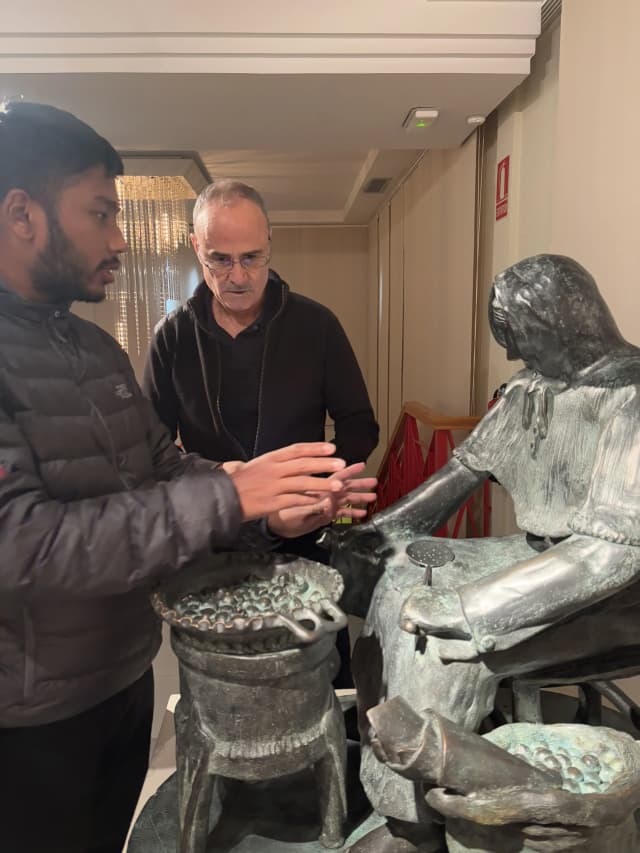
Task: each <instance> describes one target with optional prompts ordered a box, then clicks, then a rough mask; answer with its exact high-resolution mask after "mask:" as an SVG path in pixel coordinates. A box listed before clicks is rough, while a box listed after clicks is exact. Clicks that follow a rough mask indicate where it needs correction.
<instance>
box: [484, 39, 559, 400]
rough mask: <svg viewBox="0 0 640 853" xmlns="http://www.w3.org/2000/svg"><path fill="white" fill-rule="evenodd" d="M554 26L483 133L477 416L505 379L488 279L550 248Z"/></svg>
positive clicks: (507, 368)
mask: <svg viewBox="0 0 640 853" xmlns="http://www.w3.org/2000/svg"><path fill="white" fill-rule="evenodd" d="M559 56H560V26H559V22H556V23H555V24H554V25H553V26H552V27H551V28H550V29H549V30H547V31H546V32H545V33H544V34H543V35H542V36H541V37H540V39H539V40H538V47H537V52H536V56H535V58H534V60H533V63H532V67H531V76H530V77H529V78H527V80H526V81H525V82H524V83H522V85H521V86H519V87H518V89H516V91H515V92H513V94H512V95H510V96H509V98H507V99H506V100H505V101H504V102H503V103H502V104H501V105H500V106H499V108H498V110H497V111H496V113H494V114H493V115H492V116H491V117H490V118H489V120H488V121H487V123H486V124H485V127H484V129H483V134H484V157H483V161H484V176H483V195H482V198H483V202H482V211H481V241H480V259H479V267H480V275H479V289H478V321H479V322H478V352H477V364H476V370H477V373H476V380H477V381H476V393H475V399H474V408H475V412H476V413H477V414H482V412H483V411H484V410H485V409H486V405H487V401H488V400H489V399H490V397H491V395H492V393H493V391H494V390H495V389H496V388H497V387H498V386H499V385H500V384H501V383H502V382H504V381H505V380H506V379H508V378H509V376H511V375H512V374H513V373H514V371H515V369H516V367H517V365H514V364H509V362H508V361H507V360H506V357H505V354H504V350H503V349H502V348H501V347H499V346H498V345H497V344H496V343H495V341H494V340H493V338H492V337H491V334H490V332H489V324H488V321H487V310H486V306H487V304H488V299H489V291H490V288H491V282H492V280H493V278H494V276H495V275H496V274H497V273H498V272H500V271H501V270H503V269H505V268H506V267H508V266H509V265H510V264H513V263H515V262H516V261H518V260H520V259H521V258H524V257H526V256H528V255H534V254H537V253H538V252H548V251H550V247H551V219H552V217H551V206H552V196H553V188H554V176H555V149H556V124H557V99H558V65H559ZM507 155H509V156H510V180H509V211H508V214H507V216H506V217H504V218H503V219H500V220H499V221H497V222H496V218H495V194H496V167H497V164H498V162H499V161H500V160H502V159H503V157H506V156H507Z"/></svg>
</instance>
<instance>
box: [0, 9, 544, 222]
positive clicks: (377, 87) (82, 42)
mask: <svg viewBox="0 0 640 853" xmlns="http://www.w3.org/2000/svg"><path fill="white" fill-rule="evenodd" d="M550 2H555V0H550ZM541 5H542V0H395V2H389V0H322V2H306V3H302V2H300V0H278V2H277V3H265V2H264V0H240V2H237V3H222V2H213V3H212V2H211V0H190V2H189V3H186V4H179V3H172V4H170V3H165V2H160V3H155V4H150V3H145V2H142V0H110V3H109V10H108V14H105V7H104V5H101V4H97V3H86V2H85V3H78V2H77V0H56V2H55V3H53V2H51V0H21V2H20V3H5V4H4V7H6V8H4V7H3V12H2V16H0V99H2V98H4V97H19V96H21V97H24V98H26V99H27V100H33V101H42V102H45V103H51V104H54V105H56V106H59V107H62V108H63V109H67V110H70V111H71V112H74V113H76V114H77V115H79V116H80V117H82V118H83V119H84V120H85V121H87V122H88V123H89V124H91V125H92V126H93V127H95V128H96V129H97V130H98V131H99V132H101V133H103V134H104V135H105V136H106V137H107V138H108V139H109V140H110V141H111V142H112V143H113V144H114V145H115V146H116V147H117V148H118V150H120V151H123V152H126V154H127V157H128V156H129V155H135V158H136V162H135V163H131V164H130V163H129V162H127V171H128V172H129V173H130V174H131V173H133V172H137V173H138V174H143V175H144V174H146V175H150V174H158V173H159V172H160V165H159V163H160V160H168V161H170V162H167V163H165V165H164V167H163V168H166V169H167V170H178V171H177V172H175V171H168V172H164V174H178V175H181V174H182V175H183V176H184V177H185V178H186V179H187V180H188V181H189V183H190V184H191V185H192V186H193V188H194V191H196V192H197V191H198V190H199V189H200V187H201V185H202V184H203V183H204V181H205V180H206V177H207V176H206V173H207V172H208V174H209V175H211V176H212V177H216V176H221V175H228V176H230V177H236V178H238V179H240V180H244V181H246V182H247V183H250V184H252V185H254V186H255V187H256V188H257V189H258V190H259V191H260V192H261V193H262V194H263V195H264V197H265V200H266V202H267V207H268V208H269V211H270V214H271V216H272V219H273V221H274V222H275V223H278V224H298V225H301V224H305V225H318V224H353V225H362V224H364V223H366V222H368V221H369V220H370V219H371V217H372V216H373V215H374V214H375V212H376V211H377V210H378V209H379V207H380V205H381V204H382V203H383V202H384V201H385V200H386V199H387V198H389V196H390V195H391V194H392V193H393V192H394V190H395V189H396V188H397V186H398V184H399V182H400V181H401V180H402V178H403V177H404V175H406V173H407V171H408V170H409V169H410V168H411V167H412V164H413V163H415V162H416V159H417V157H418V156H420V152H419V151H417V146H418V145H419V146H420V150H421V151H424V150H425V149H439V148H451V147H455V146H457V145H460V144H461V143H462V142H463V140H464V139H465V138H466V137H467V136H468V135H469V125H468V124H467V117H468V116H470V115H474V116H486V115H488V114H489V113H490V112H491V111H492V110H493V109H495V108H496V106H498V104H499V103H501V102H502V101H503V100H504V98H506V97H507V96H508V95H509V94H510V93H511V92H512V91H513V90H514V89H515V87H516V86H518V85H519V84H520V83H521V82H522V81H523V80H524V79H525V77H526V76H527V75H528V73H529V69H530V60H531V57H532V56H533V53H534V51H535V45H536V38H537V36H538V35H539V33H540V9H541ZM151 28H152V29H151ZM416 107H430V108H433V109H437V110H438V111H439V117H438V121H437V122H434V124H433V125H432V126H431V127H429V128H427V129H426V130H425V131H424V134H422V133H421V135H420V136H419V137H413V136H411V135H407V133H406V132H405V131H404V129H403V127H402V122H403V121H404V119H405V117H406V116H407V114H408V112H409V111H410V110H412V109H414V108H416ZM167 152H171V156H170V155H169V154H168V153H167ZM145 158H151V162H150V163H149V164H147V165H146V166H145V165H143V160H144V159H145ZM158 158H160V159H158ZM190 158H191V159H193V160H194V162H195V164H196V167H197V165H198V164H202V166H203V167H204V169H203V171H204V173H205V174H204V176H203V175H200V176H198V174H197V172H198V169H197V168H196V169H195V172H194V173H193V174H191V172H189V175H190V177H187V174H186V173H185V172H181V171H180V170H182V169H187V170H188V169H189V168H191V167H188V166H187V164H186V162H179V161H180V159H183V160H184V161H189V159H190ZM375 178H378V179H381V178H388V179H389V181H388V183H387V184H386V185H385V186H384V189H383V191H382V192H381V193H379V194H368V193H364V192H363V189H364V187H365V186H366V184H367V183H368V182H369V181H370V180H371V179H375Z"/></svg>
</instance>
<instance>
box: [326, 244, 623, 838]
mask: <svg viewBox="0 0 640 853" xmlns="http://www.w3.org/2000/svg"><path fill="white" fill-rule="evenodd" d="M489 319H490V323H491V328H492V331H493V334H494V337H495V338H496V340H497V341H498V342H499V343H500V344H501V345H502V346H504V347H505V348H506V350H507V356H508V358H509V359H522V360H523V361H524V364H525V367H524V369H523V370H520V371H519V372H518V373H516V374H515V375H514V376H513V377H512V379H511V381H510V382H509V383H508V384H507V387H506V390H505V393H504V395H503V397H502V398H501V400H500V401H499V402H498V403H497V405H495V406H494V407H493V408H492V409H491V410H490V411H489V413H488V414H487V415H486V416H485V417H484V418H483V420H482V421H481V423H480V424H479V425H478V427H477V428H476V429H475V430H474V432H473V433H472V434H471V435H470V436H469V438H468V439H467V440H466V441H465V442H464V443H463V444H462V445H460V446H459V447H458V448H457V450H456V452H455V455H454V458H452V459H451V460H450V462H449V463H448V464H447V465H446V466H445V467H444V468H443V469H441V470H440V471H439V472H438V473H437V474H436V475H434V476H433V477H432V478H431V479H430V480H428V481H427V482H426V483H425V484H424V485H422V486H420V487H419V488H418V489H416V490H415V491H414V492H412V493H411V494H410V495H408V496H406V497H405V498H403V499H402V500H400V501H399V502H398V503H396V504H395V505H394V506H393V507H391V508H390V509H388V510H386V511H385V512H382V513H380V514H378V515H377V516H375V517H374V518H373V520H372V521H371V522H370V523H368V524H366V525H362V526H360V527H359V528H356V529H354V530H352V531H348V532H346V533H342V534H339V535H338V536H334V538H333V542H332V552H333V562H334V565H336V567H337V568H339V570H340V571H341V572H342V574H343V576H344V578H345V582H346V587H347V589H346V593H345V597H344V598H343V602H342V606H343V608H344V609H345V610H347V611H348V612H352V613H356V614H358V615H363V616H364V615H366V617H367V619H366V624H365V629H364V632H363V635H362V637H361V638H360V640H359V641H358V645H357V647H356V650H355V653H354V662H353V667H354V675H355V677H356V683H357V687H358V692H359V706H360V712H361V713H360V720H359V722H360V728H361V738H362V771H361V778H362V781H363V784H364V786H365V790H366V791H367V794H368V796H369V798H370V800H371V802H372V804H373V806H374V808H375V809H376V810H377V811H378V812H379V813H381V814H383V815H385V816H386V817H387V818H388V822H387V825H386V826H385V827H382V828H380V829H378V830H375V831H374V832H373V833H370V834H369V835H368V836H366V837H365V838H363V839H362V840H361V841H359V842H358V843H356V844H355V845H354V846H353V847H352V853H405V851H406V853H409V851H414V850H415V851H417V850H420V851H425V853H426V851H436V850H441V849H446V848H444V846H443V843H444V842H443V837H442V829H441V827H440V826H439V824H438V821H439V820H440V818H439V816H438V815H437V814H436V813H435V812H434V811H433V810H432V809H431V808H430V807H429V806H428V805H427V804H426V802H425V800H424V790H423V786H422V785H421V783H419V782H416V781H415V780H407V779H404V778H402V777H401V776H400V775H398V774H397V773H395V772H394V771H392V770H390V769H389V768H388V767H387V766H386V765H385V764H384V763H381V762H380V761H379V760H378V758H377V757H376V755H375V753H374V750H373V748H372V745H371V730H370V727H369V723H368V721H367V719H366V712H367V711H368V710H369V709H371V708H372V707H373V706H375V705H377V704H379V703H380V702H382V701H384V700H386V699H390V698H392V697H394V696H400V697H402V698H404V699H405V700H406V701H407V702H408V703H409V704H410V705H411V706H412V707H413V708H416V709H418V710H420V709H423V708H431V709H433V710H435V711H437V712H438V713H440V714H442V715H443V716H444V717H446V718H448V719H450V720H452V721H453V722H455V723H457V724H459V725H461V726H463V727H464V728H465V729H468V730H474V729H476V728H477V727H478V725H479V724H480V722H481V721H482V720H483V718H484V717H485V716H486V715H487V714H488V713H489V712H490V711H491V709H492V707H493V702H494V698H495V693H496V690H497V687H498V684H499V682H500V681H501V680H502V679H504V678H506V677H510V676H525V675H532V674H540V673H548V674H549V676H550V677H552V676H554V675H558V674H559V673H561V672H562V670H563V669H564V670H568V671H570V672H572V673H577V672H581V671H584V672H585V673H588V674H590V675H595V674H601V675H603V676H607V677H612V676H615V675H622V674H625V673H628V672H629V671H630V670H631V669H633V668H634V667H636V666H637V662H638V660H640V656H639V653H640V623H639V620H638V619H637V615H636V614H637V606H638V603H639V601H640V584H638V583H636V581H637V579H638V577H639V576H640V550H639V549H638V547H637V546H638V544H640V525H639V523H638V509H639V507H640V502H639V498H640V481H639V478H640V465H638V463H637V458H638V453H639V452H640V430H639V427H640V406H639V405H638V387H639V385H640V350H639V349H638V348H637V347H635V346H632V345H631V344H629V343H628V342H627V341H625V340H624V339H623V338H622V336H621V335H620V333H619V331H618V329H617V327H616V324H615V322H614V320H613V318H612V316H611V314H610V312H609V310H608V308H607V306H606V304H605V302H604V300H603V299H602V297H601V295H600V293H599V291H598V288H597V286H596V284H595V282H594V280H593V278H592V277H591V275H590V274H589V273H588V272H587V271H586V270H585V269H583V268H582V267H581V266H580V265H579V264H578V263H576V262H575V261H573V260H571V259H570V258H566V257H562V256H559V255H539V256H535V257H533V258H528V259H526V260H524V261H521V262H520V263H518V264H515V265H514V266H513V267H510V268H509V269H508V270H506V271H505V272H504V273H502V274H501V275H499V276H498V277H497V278H496V280H495V282H494V286H493V289H492V293H491V299H490V306H489ZM490 475H493V476H495V477H496V479H497V480H498V481H499V482H500V483H501V484H502V485H503V486H504V487H505V488H506V489H507V491H508V492H509V493H510V495H511V497H512V498H513V500H514V504H515V509H516V516H517V519H518V524H519V526H520V527H521V529H522V530H524V531H526V535H517V536H510V537H503V538H493V539H491V538H490V539H485V540H442V539H439V540H429V539H428V538H427V537H428V536H429V534H430V533H432V532H433V531H434V530H436V529H437V528H438V527H439V526H440V525H441V524H442V523H443V522H444V521H446V519H447V518H448V517H449V516H450V515H451V513H452V512H453V511H454V510H455V509H456V508H457V507H458V506H459V505H460V504H461V503H462V502H463V501H464V500H465V499H466V498H467V497H468V496H469V495H470V494H471V493H472V492H473V491H474V490H475V489H476V488H477V487H478V486H479V485H480V484H481V483H482V482H483V481H484V480H485V479H486V478H487V477H488V476H490ZM418 539H424V540H425V541H424V542H423V543H422V550H423V551H425V552H426V553H427V558H426V560H421V559H419V558H415V556H414V559H411V557H410V556H408V552H407V549H408V548H411V546H412V545H414V546H415V542H416V540H418ZM430 542H432V543H433V545H434V546H435V545H438V546H439V547H440V548H443V547H444V548H445V549H447V550H448V553H440V555H438V553H435V556H433V555H432V556H431V557H430V556H429V543H430ZM414 550H415V549H414ZM435 550H436V551H437V549H435ZM429 561H431V562H429ZM425 570H426V572H425ZM425 580H427V583H425Z"/></svg>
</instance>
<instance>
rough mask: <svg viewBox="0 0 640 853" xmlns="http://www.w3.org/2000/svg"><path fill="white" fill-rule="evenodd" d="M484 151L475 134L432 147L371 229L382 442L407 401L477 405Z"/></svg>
mask: <svg viewBox="0 0 640 853" xmlns="http://www.w3.org/2000/svg"><path fill="white" fill-rule="evenodd" d="M475 157H476V139H475V136H472V137H471V138H470V139H468V140H467V142H466V143H465V144H464V145H462V146H461V147H460V148H455V149H449V150H445V151H429V152H426V153H425V155H424V157H423V158H422V159H421V161H420V163H419V164H418V165H417V167H416V168H415V169H414V171H413V172H412V173H411V175H410V176H409V177H408V178H407V179H406V180H405V182H404V183H403V184H402V186H401V187H400V188H399V190H398V191H397V192H396V193H395V195H394V196H393V198H392V199H391V201H390V202H389V203H388V204H386V205H385V206H384V208H383V209H382V210H381V211H380V212H379V214H378V217H377V218H376V221H375V222H374V223H372V225H371V226H370V229H369V234H370V239H371V243H372V244H373V245H374V246H375V249H372V250H371V252H370V268H369V290H370V305H371V306H372V308H375V311H376V322H375V323H373V322H371V324H370V327H369V331H370V343H369V346H370V349H371V350H372V349H374V348H375V349H376V352H377V360H376V370H377V383H376V385H377V389H378V393H377V403H378V414H379V419H380V425H381V432H382V436H383V440H381V445H386V443H387V441H388V437H389V433H390V431H391V430H392V429H393V427H394V425H395V422H396V420H397V418H398V415H399V413H400V410H401V407H402V403H403V402H404V401H407V400H419V401H420V402H422V403H424V404H426V405H427V406H429V407H430V408H432V409H433V410H434V411H436V412H441V413H444V414H457V415H463V414H467V413H468V411H469V395H470V381H471V337H472V336H471V329H472V313H473V311H472V309H473V247H474V239H473V237H474V220H475V200H474V199H475Z"/></svg>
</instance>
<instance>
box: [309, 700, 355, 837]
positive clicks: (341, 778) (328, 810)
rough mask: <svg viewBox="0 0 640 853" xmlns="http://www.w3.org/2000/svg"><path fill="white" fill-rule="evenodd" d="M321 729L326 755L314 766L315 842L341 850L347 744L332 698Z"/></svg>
mask: <svg viewBox="0 0 640 853" xmlns="http://www.w3.org/2000/svg"><path fill="white" fill-rule="evenodd" d="M325 727H326V730H325V736H324V737H325V744H326V751H325V753H324V755H323V756H322V758H321V759H320V760H319V761H317V762H316V763H315V765H314V771H315V776H316V783H317V788H318V799H319V801H320V816H321V820H322V832H321V834H320V839H319V840H320V843H321V844H322V845H323V847H331V848H335V847H342V845H343V843H344V824H345V820H346V817H347V795H346V786H345V774H346V764H347V742H346V738H345V732H344V719H343V717H342V712H341V710H340V706H339V704H338V702H337V701H336V700H335V698H334V700H333V705H332V707H331V708H330V710H329V711H327V715H326V716H325Z"/></svg>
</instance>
